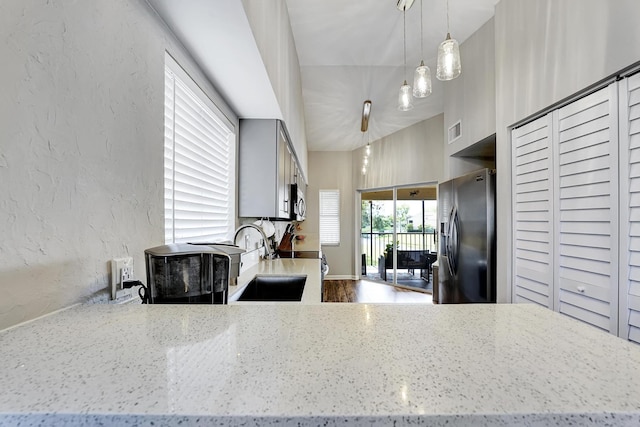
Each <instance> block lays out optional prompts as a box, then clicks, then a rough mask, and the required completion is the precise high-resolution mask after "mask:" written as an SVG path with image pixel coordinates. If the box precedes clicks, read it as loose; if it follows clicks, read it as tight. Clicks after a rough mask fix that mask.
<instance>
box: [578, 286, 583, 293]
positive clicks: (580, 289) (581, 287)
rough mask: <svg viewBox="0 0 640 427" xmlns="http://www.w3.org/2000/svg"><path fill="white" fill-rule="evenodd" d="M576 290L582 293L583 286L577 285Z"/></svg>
mask: <svg viewBox="0 0 640 427" xmlns="http://www.w3.org/2000/svg"><path fill="white" fill-rule="evenodd" d="M577 289H578V292H580V293H582V294H584V286H578V288H577Z"/></svg>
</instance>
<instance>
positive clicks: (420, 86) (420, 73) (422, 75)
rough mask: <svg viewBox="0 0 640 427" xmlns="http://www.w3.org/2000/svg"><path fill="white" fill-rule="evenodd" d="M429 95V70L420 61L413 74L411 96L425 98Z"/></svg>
mask: <svg viewBox="0 0 640 427" xmlns="http://www.w3.org/2000/svg"><path fill="white" fill-rule="evenodd" d="M429 95H431V70H430V69H429V67H427V66H426V65H424V61H420V65H419V66H418V68H416V71H415V73H414V74H413V96H415V97H416V98H426V97H427V96H429Z"/></svg>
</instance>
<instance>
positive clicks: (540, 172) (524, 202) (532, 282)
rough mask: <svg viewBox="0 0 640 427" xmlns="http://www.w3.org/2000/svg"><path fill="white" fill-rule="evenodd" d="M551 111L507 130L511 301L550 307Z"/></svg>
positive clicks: (551, 278) (551, 224)
mask: <svg viewBox="0 0 640 427" xmlns="http://www.w3.org/2000/svg"><path fill="white" fill-rule="evenodd" d="M551 130H552V120H551V114H548V115H546V116H544V117H541V118H539V119H537V120H535V121H533V122H531V123H527V124H526V125H524V126H522V127H520V128H517V129H514V130H513V131H512V136H511V141H512V144H513V145H512V147H513V148H512V168H513V170H512V176H513V188H514V196H513V230H514V235H513V248H514V260H513V266H514V267H513V271H514V277H513V301H514V302H532V303H536V304H540V305H542V306H544V307H548V308H550V309H553V301H554V297H553V264H552V261H553V200H552V199H553V198H552V189H553V162H552V159H553V156H552V145H551V141H552V138H551Z"/></svg>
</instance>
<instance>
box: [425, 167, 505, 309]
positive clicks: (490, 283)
mask: <svg viewBox="0 0 640 427" xmlns="http://www.w3.org/2000/svg"><path fill="white" fill-rule="evenodd" d="M495 186H496V175H495V171H493V170H489V169H483V170H480V171H478V172H474V173H471V174H468V175H464V176H461V177H458V178H455V179H452V180H450V181H446V182H443V183H441V184H440V185H439V186H438V210H439V216H440V248H439V258H438V260H439V266H440V267H439V271H438V276H439V277H438V300H439V302H440V303H441V304H446V303H489V302H496V268H495V242H496V235H495V188H496V187H495Z"/></svg>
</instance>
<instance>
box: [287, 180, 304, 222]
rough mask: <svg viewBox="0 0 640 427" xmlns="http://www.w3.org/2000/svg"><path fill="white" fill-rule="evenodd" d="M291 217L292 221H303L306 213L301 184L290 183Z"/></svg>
mask: <svg viewBox="0 0 640 427" xmlns="http://www.w3.org/2000/svg"><path fill="white" fill-rule="evenodd" d="M290 212H291V219H292V220H294V221H304V217H305V215H306V213H307V205H306V203H305V201H304V192H303V191H302V186H299V185H298V184H291V209H290Z"/></svg>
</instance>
